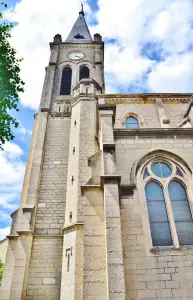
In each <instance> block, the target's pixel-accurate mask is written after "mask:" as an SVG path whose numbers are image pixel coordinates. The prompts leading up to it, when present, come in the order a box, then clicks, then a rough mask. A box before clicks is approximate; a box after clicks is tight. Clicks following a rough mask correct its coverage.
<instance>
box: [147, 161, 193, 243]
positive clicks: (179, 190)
mask: <svg viewBox="0 0 193 300" xmlns="http://www.w3.org/2000/svg"><path fill="white" fill-rule="evenodd" d="M143 180H144V183H145V195H146V203H147V210H148V216H149V223H150V230H151V237H152V244H153V246H172V245H174V246H176V247H179V246H180V245H193V218H192V210H191V205H190V199H189V196H188V192H187V182H188V180H187V179H186V173H185V172H184V170H182V169H181V168H180V166H178V165H177V164H175V163H174V162H173V161H172V162H169V161H164V160H163V161H162V160H159V161H153V162H151V163H149V164H148V165H147V166H146V167H145V169H144V171H143Z"/></svg>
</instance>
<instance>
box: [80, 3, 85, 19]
mask: <svg viewBox="0 0 193 300" xmlns="http://www.w3.org/2000/svg"><path fill="white" fill-rule="evenodd" d="M80 14H82V15H83V16H84V6H83V3H82V2H81V11H80Z"/></svg>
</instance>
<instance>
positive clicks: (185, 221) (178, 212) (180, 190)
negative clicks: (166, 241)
mask: <svg viewBox="0 0 193 300" xmlns="http://www.w3.org/2000/svg"><path fill="white" fill-rule="evenodd" d="M169 195H170V200H171V204H172V210H173V215H174V221H175V225H176V231H177V235H178V239H179V243H180V245H192V244H193V220H192V215H191V211H190V206H189V202H188V198H187V194H186V190H185V188H184V186H183V185H182V184H181V183H180V182H179V181H177V180H173V181H171V182H170V184H169Z"/></svg>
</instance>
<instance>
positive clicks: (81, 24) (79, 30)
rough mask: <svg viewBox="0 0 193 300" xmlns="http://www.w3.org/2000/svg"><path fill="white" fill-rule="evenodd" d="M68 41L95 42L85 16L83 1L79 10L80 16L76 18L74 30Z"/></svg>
mask: <svg viewBox="0 0 193 300" xmlns="http://www.w3.org/2000/svg"><path fill="white" fill-rule="evenodd" d="M66 42H71V43H84V42H85V43H88V42H93V39H92V37H91V34H90V31H89V29H88V26H87V24H86V21H85V18H84V7H83V4H82V3H81V11H80V12H79V17H78V19H77V20H76V22H75V24H74V26H73V27H72V30H71V32H70V34H69V36H68V37H67V39H66Z"/></svg>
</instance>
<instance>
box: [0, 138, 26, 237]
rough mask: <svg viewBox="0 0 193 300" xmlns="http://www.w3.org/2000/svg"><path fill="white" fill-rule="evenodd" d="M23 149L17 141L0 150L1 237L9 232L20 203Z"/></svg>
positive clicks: (23, 165)
mask: <svg viewBox="0 0 193 300" xmlns="http://www.w3.org/2000/svg"><path fill="white" fill-rule="evenodd" d="M22 155H23V150H22V149H21V148H20V147H19V146H18V145H17V144H15V143H10V142H7V143H5V145H4V151H0V222H1V224H0V226H1V227H2V225H6V228H0V239H1V238H4V237H5V235H6V234H7V231H8V227H7V225H8V224H10V222H11V218H10V216H9V215H10V213H11V212H13V211H14V210H15V209H16V208H17V207H18V203H19V198H20V193H21V189H22V182H23V177H24V171H25V163H24V162H23V161H22Z"/></svg>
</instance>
